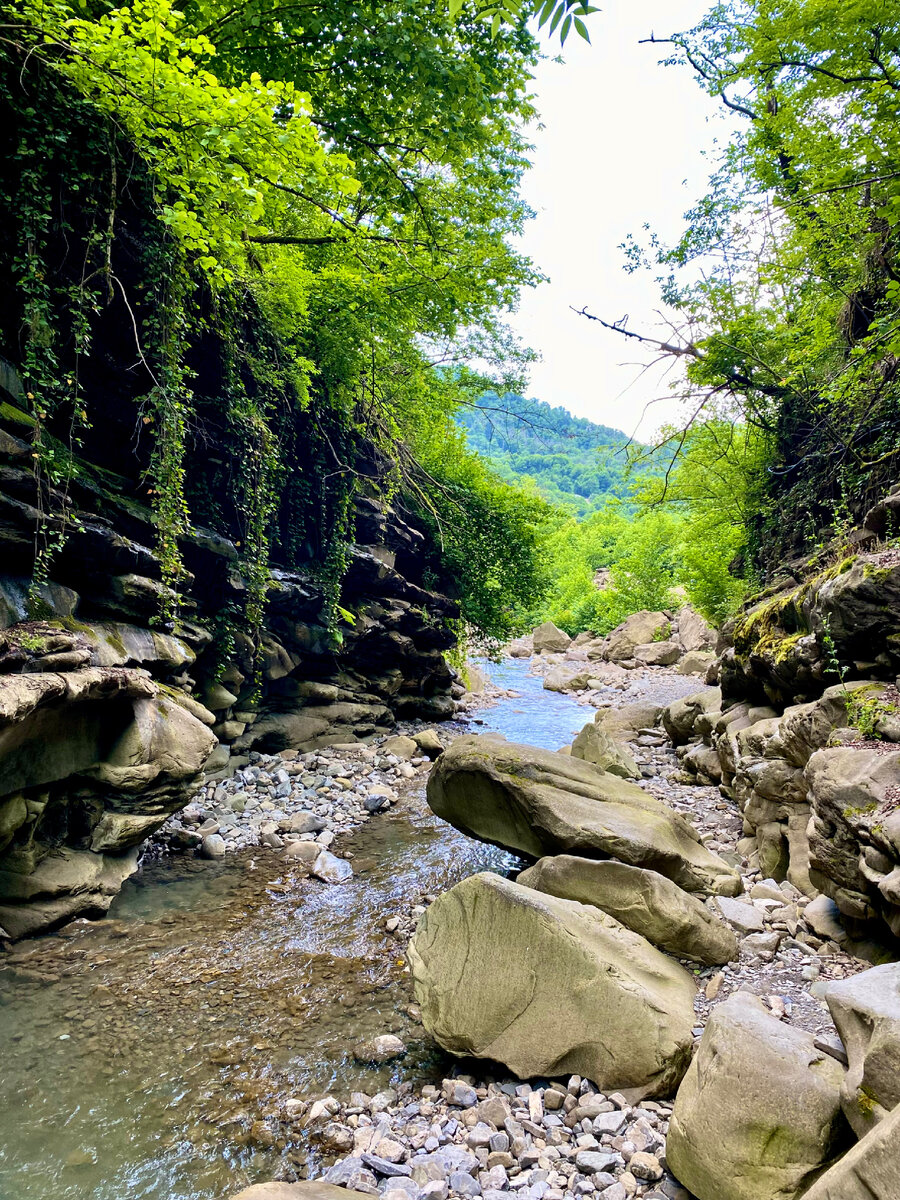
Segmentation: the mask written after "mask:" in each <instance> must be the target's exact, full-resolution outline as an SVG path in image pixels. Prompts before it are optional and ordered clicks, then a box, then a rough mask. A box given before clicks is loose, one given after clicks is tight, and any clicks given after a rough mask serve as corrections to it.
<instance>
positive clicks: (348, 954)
mask: <svg viewBox="0 0 900 1200" xmlns="http://www.w3.org/2000/svg"><path fill="white" fill-rule="evenodd" d="M529 665H530V664H529V662H528V660H508V661H506V662H504V663H502V664H500V665H489V666H488V668H487V669H488V671H489V673H490V675H491V676H492V678H493V679H494V681H495V682H496V683H497V684H498V685H499V686H500V687H503V688H514V689H515V690H516V691H517V692H518V693H519V695H518V696H517V697H515V698H509V699H503V700H501V701H500V702H499V703H498V704H496V705H495V706H494V707H492V708H489V709H485V710H483V711H482V712H481V713H479V714H478V721H479V723H478V724H475V725H473V726H472V728H473V729H474V730H476V731H482V730H495V731H498V732H501V733H503V734H505V735H506V736H507V737H508V738H509V739H510V740H512V741H525V742H529V743H531V744H532V745H538V746H544V747H547V748H548V749H558V748H559V747H560V746H561V745H563V744H565V743H566V742H568V741H570V740H571V738H572V736H573V734H574V733H575V732H577V730H578V729H580V728H581V726H582V725H583V724H584V723H585V720H586V719H587V717H588V715H589V710H588V712H586V711H585V709H584V708H583V707H581V706H579V705H578V704H577V703H576V702H575V700H573V699H572V697H570V696H566V695H561V694H559V693H556V692H548V691H544V690H543V688H542V685H541V680H540V679H538V678H535V677H534V676H531V675H529V674H528V669H529ZM351 847H352V850H353V852H354V855H355V857H354V860H353V865H354V871H355V874H354V876H353V878H352V879H351V880H349V881H348V882H346V883H344V884H340V885H337V886H330V885H327V884H323V883H318V882H316V881H314V880H309V879H301V878H299V877H298V876H297V875H296V873H292V870H291V868H287V867H286V866H285V864H284V862H283V861H282V859H281V858H280V857H279V856H278V855H277V854H276V853H274V852H272V851H263V850H253V851H246V852H242V853H240V854H236V855H234V856H232V857H229V858H227V859H226V860H224V861H221V862H209V861H205V860H201V859H194V858H175V859H166V860H162V861H159V862H155V863H151V864H149V865H148V866H147V868H146V869H144V870H143V871H141V872H140V873H139V874H138V875H136V876H135V877H134V878H133V879H132V880H129V881H128V883H126V885H125V887H124V888H123V890H122V892H121V894H120V895H119V896H118V897H117V899H116V900H115V902H114V903H113V906H112V908H111V910H110V915H109V918H108V919H106V920H103V921H98V922H93V923H86V922H77V923H75V924H74V925H73V926H71V927H69V928H68V929H67V930H65V931H64V932H61V933H59V934H56V935H48V936H46V937H44V938H40V939H37V940H35V941H32V942H29V943H23V944H21V945H20V946H19V947H16V949H15V951H14V954H13V956H12V957H11V958H10V959H9V960H8V962H7V964H6V969H5V970H3V969H0V1061H2V1077H0V1200H126V1198H127V1200H222V1198H224V1197H227V1196H229V1195H231V1194H232V1193H234V1192H236V1191H238V1190H240V1188H241V1187H242V1186H244V1185H245V1184H247V1183H253V1182H257V1181H262V1180H265V1179H271V1178H273V1177H275V1176H276V1175H277V1173H278V1172H279V1170H280V1169H282V1168H283V1166H284V1160H285V1158H287V1159H288V1160H290V1161H292V1162H293V1163H295V1164H297V1165H302V1164H303V1163H304V1162H305V1161H306V1159H307V1155H308V1154H309V1153H310V1151H309V1148H308V1147H307V1146H305V1145H303V1144H302V1142H300V1141H296V1140H294V1139H291V1138H290V1137H285V1136H284V1135H283V1133H282V1132H280V1131H279V1125H278V1122H277V1120H276V1119H275V1118H276V1114H277V1113H278V1112H279V1111H280V1110H281V1109H282V1106H283V1104H284V1101H285V1099H287V1098H289V1097H298V1098H307V1097H309V1096H310V1095H313V1094H323V1093H325V1092H327V1091H328V1090H329V1089H334V1090H335V1091H336V1092H338V1093H339V1094H342V1095H343V1094H345V1093H348V1092H349V1091H351V1090H352V1089H354V1088H359V1089H360V1090H363V1091H366V1092H368V1093H369V1094H372V1093H374V1092H376V1091H377V1090H378V1089H379V1088H380V1087H384V1086H388V1085H394V1086H396V1085H398V1084H399V1083H401V1082H403V1081H408V1082H414V1083H418V1082H424V1081H427V1080H437V1079H440V1078H441V1076H442V1075H443V1074H445V1073H446V1071H447V1069H448V1066H449V1062H448V1059H447V1057H446V1056H444V1055H443V1054H442V1053H441V1052H438V1051H436V1050H435V1048H434V1047H433V1045H432V1044H431V1043H430V1042H429V1041H428V1039H427V1038H426V1037H425V1035H424V1034H423V1031H422V1028H421V1026H420V1025H418V1024H416V1023H415V1022H414V1021H413V1020H411V1019H410V1017H409V1016H408V1015H407V1013H406V1011H405V1010H406V1008H407V1006H408V1005H409V1002H410V994H409V987H408V981H407V979H408V977H407V976H406V975H405V974H404V961H403V955H402V950H401V949H400V948H399V947H398V946H397V944H396V943H395V942H393V940H392V939H391V938H390V937H389V936H388V935H387V934H386V933H385V931H384V928H383V925H384V920H385V918H386V917H389V916H391V915H392V914H394V913H402V912H408V911H409V909H410V908H411V907H412V905H414V904H415V903H416V902H417V901H418V900H419V899H420V898H421V897H422V896H423V895H426V894H436V893H439V892H441V891H443V890H445V889H446V888H448V887H451V886H452V885H453V884H454V883H457V882H458V881H459V880H460V879H463V878H465V877H466V876H467V875H470V874H472V873H473V872H476V871H481V870H496V871H500V872H504V873H508V872H510V871H512V870H514V869H515V868H516V867H517V865H518V864H517V862H516V860H515V859H514V858H513V857H512V856H511V855H508V854H505V853H504V852H502V851H500V850H497V849H494V848H492V847H489V846H484V845H481V844H480V843H478V842H475V841H472V840H470V839H469V838H466V837H464V836H463V835H462V834H460V833H458V832H457V831H456V830H454V829H452V828H451V827H450V826H448V825H446V824H444V823H443V822H442V821H440V820H438V819H437V818H436V817H435V816H434V815H433V814H432V813H431V812H430V811H429V810H428V808H427V807H426V805H425V803H424V800H423V799H422V798H421V797H419V798H418V799H412V800H411V801H409V802H408V803H404V804H401V805H398V806H397V807H396V808H394V809H392V810H390V812H389V813H388V814H387V815H385V816H378V817H375V818H374V819H373V820H371V821H370V822H369V823H368V824H367V825H365V826H363V827H362V828H361V829H360V830H359V831H358V832H357V833H356V835H355V836H354V838H353V840H352V843H351ZM0 966H2V964H0ZM383 1032H394V1033H397V1034H398V1035H399V1036H400V1037H402V1038H403V1040H404V1041H405V1042H406V1043H407V1045H408V1047H409V1053H408V1054H407V1055H406V1056H405V1057H404V1058H403V1059H402V1060H400V1061H399V1063H393V1064H390V1065H388V1066H385V1067H382V1068H372V1067H363V1066H360V1065H359V1064H358V1063H356V1062H355V1061H354V1059H353V1057H352V1055H351V1054H350V1047H351V1045H352V1044H353V1042H354V1041H356V1040H358V1039H359V1038H361V1037H364V1036H367V1035H372V1034H376V1033H383Z"/></svg>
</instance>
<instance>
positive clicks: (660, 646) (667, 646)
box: [632, 641, 681, 667]
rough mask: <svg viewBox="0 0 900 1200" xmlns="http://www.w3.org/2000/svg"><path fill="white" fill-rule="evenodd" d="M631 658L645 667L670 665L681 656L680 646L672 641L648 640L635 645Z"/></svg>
mask: <svg viewBox="0 0 900 1200" xmlns="http://www.w3.org/2000/svg"><path fill="white" fill-rule="evenodd" d="M632 658H634V659H635V660H636V661H637V662H639V663H643V665H644V666H645V667H670V666H671V665H672V663H676V662H678V660H679V658H681V647H680V646H679V645H678V643H677V642H672V641H666V642H648V643H647V644H646V645H645V646H635V648H634V652H633V654H632Z"/></svg>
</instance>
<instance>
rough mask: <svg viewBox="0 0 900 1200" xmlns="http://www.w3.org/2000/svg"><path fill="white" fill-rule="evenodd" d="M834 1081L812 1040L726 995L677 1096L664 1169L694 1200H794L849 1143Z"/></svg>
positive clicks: (836, 1075) (757, 1003)
mask: <svg viewBox="0 0 900 1200" xmlns="http://www.w3.org/2000/svg"><path fill="white" fill-rule="evenodd" d="M842 1076H843V1070H842V1068H841V1066H840V1064H839V1063H838V1062H836V1060H835V1059H833V1058H831V1057H830V1056H829V1055H827V1054H824V1053H822V1052H821V1051H819V1050H817V1049H816V1048H815V1046H814V1045H813V1035H812V1034H810V1033H805V1032H804V1031H803V1030H800V1029H794V1028H792V1027H791V1026H789V1025H785V1024H783V1023H782V1022H781V1021H778V1020H776V1019H775V1017H773V1016H772V1015H771V1014H770V1013H769V1012H768V1011H767V1010H766V1008H765V1006H764V1005H763V1003H762V1001H761V1000H759V999H758V998H757V997H756V996H752V995H750V994H749V993H747V992H736V993H734V994H733V995H732V996H729V997H728V999H727V1000H725V1001H724V1002H723V1003H722V1004H720V1005H718V1007H717V1008H715V1009H713V1012H712V1014H711V1016H710V1018H709V1021H708V1022H707V1025H706V1029H705V1030H704V1032H703V1038H702V1040H701V1042H700V1046H699V1048H698V1050H697V1053H696V1055H695V1056H694V1060H693V1062H692V1063H691V1066H690V1069H689V1070H688V1072H687V1074H686V1075H685V1077H684V1081H683V1082H682V1084H681V1087H680V1088H679V1089H678V1095H677V1096H676V1098H675V1109H674V1112H673V1113H672V1120H671V1122H670V1124H669V1134H668V1138H667V1139H666V1160H667V1163H668V1166H669V1169H670V1170H671V1171H672V1172H673V1174H674V1175H675V1177H676V1178H677V1179H678V1180H679V1181H680V1182H681V1183H682V1184H684V1186H685V1187H686V1188H688V1189H689V1190H690V1191H691V1192H693V1193H694V1195H695V1196H697V1197H698V1200H795V1197H797V1196H798V1195H800V1194H802V1193H803V1190H804V1188H806V1187H807V1186H808V1185H809V1183H810V1181H811V1180H813V1179H814V1178H815V1177H816V1175H817V1174H818V1172H819V1171H821V1170H822V1169H823V1168H825V1167H828V1166H829V1165H830V1164H831V1163H832V1162H833V1161H834V1160H835V1158H836V1157H837V1156H838V1155H839V1154H841V1153H842V1151H843V1150H844V1149H846V1147H847V1146H848V1145H849V1144H850V1142H851V1140H852V1135H851V1131H850V1129H849V1126H848V1125H847V1123H846V1121H845V1119H844V1116H843V1113H842V1112H841V1105H840V1085H841V1079H842Z"/></svg>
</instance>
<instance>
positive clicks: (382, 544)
mask: <svg viewBox="0 0 900 1200" xmlns="http://www.w3.org/2000/svg"><path fill="white" fill-rule="evenodd" d="M20 391H21V388H20V385H19V383H18V379H17V376H16V373H15V371H14V369H13V368H12V367H11V365H10V364H8V363H5V364H3V372H2V390H0V564H2V565H0V927H2V928H3V929H5V930H6V932H7V933H8V934H10V935H12V936H14V937H16V936H22V935H24V934H27V933H31V932H34V931H35V930H38V929H41V928H46V927H48V926H51V925H55V924H59V923H60V922H62V921H64V920H66V919H68V918H69V917H71V916H72V915H75V914H78V913H93V912H97V911H103V910H105V908H106V907H107V906H108V904H109V902H110V899H111V898H112V896H113V895H114V894H115V892H116V891H117V890H118V888H119V886H120V885H121V882H122V880H123V879H124V878H125V877H127V875H128V874H129V873H130V872H131V871H133V870H134V867H135V862H136V847H138V846H139V845H140V843H141V842H142V841H143V840H144V839H145V838H146V837H147V836H148V835H149V834H150V833H151V832H153V831H154V830H155V829H156V828H158V827H159V826H160V825H161V824H162V822H163V821H164V820H165V818H166V816H167V815H169V814H170V813H171V812H174V811H176V810H177V809H179V808H180V807H182V806H183V804H184V803H185V801H186V799H187V796H188V794H189V791H190V789H191V787H192V786H193V784H194V783H195V782H196V780H197V778H198V776H199V774H200V772H201V770H202V769H203V768H204V765H205V766H206V769H207V771H209V772H211V773H217V772H222V771H224V770H226V769H227V768H228V766H229V763H231V765H232V766H233V765H235V764H239V763H240V762H241V761H242V760H243V761H246V755H247V754H248V753H249V752H251V751H253V750H260V751H265V752H269V753H272V752H277V751H278V750H281V749H285V748H292V749H300V750H310V749H313V748H316V747H319V746H323V745H327V744H331V743H335V742H348V741H355V740H358V739H361V738H365V737H368V736H370V735H373V734H375V733H378V732H384V731H386V730H388V729H390V727H391V726H392V725H393V724H394V722H395V720H396V718H397V717H398V716H403V717H408V716H416V715H421V716H425V717H427V718H428V719H429V720H440V719H442V718H446V717H447V716H449V715H450V714H451V713H452V711H453V698H452V695H451V689H453V688H454V687H456V688H457V690H461V689H459V688H458V685H456V684H455V683H454V673H453V671H452V670H451V669H450V668H449V667H448V666H447V663H446V662H445V659H444V653H443V652H444V651H445V650H447V649H448V648H449V647H450V646H451V645H453V644H454V635H453V633H452V632H451V630H450V628H449V627H448V621H452V619H453V618H455V617H456V616H457V614H458V610H457V608H456V605H455V604H454V602H453V601H452V600H449V599H447V598H446V597H445V596H442V595H439V594H437V593H435V592H433V591H429V590H428V589H426V588H425V587H424V586H423V581H422V577H421V566H420V552H421V549H422V544H423V541H424V537H423V534H422V532H421V531H420V530H419V529H417V528H416V527H415V526H414V524H413V523H412V521H411V520H409V519H407V516H406V515H404V514H402V513H401V512H399V511H398V510H396V509H395V508H394V509H392V508H391V507H390V506H388V505H387V504H385V503H384V502H383V501H382V500H380V499H379V498H378V495H377V492H375V490H374V489H373V488H371V487H370V488H367V489H366V491H368V492H371V493H372V494H365V492H361V493H360V494H359V495H358V496H357V498H356V500H355V512H354V514H353V519H352V522H351V524H352V527H353V529H354V531H355V532H354V541H353V543H352V544H349V543H348V545H347V547H346V562H345V568H346V569H345V573H344V575H343V579H342V582H341V585H340V587H341V590H340V605H341V609H340V610H339V611H340V618H339V620H335V618H334V612H335V607H334V606H335V601H334V594H333V587H332V585H330V584H329V581H328V580H327V579H324V578H323V577H322V574H321V572H320V571H319V570H317V567H318V565H319V564H318V563H317V562H316V556H315V553H314V552H311V551H310V550H309V549H307V550H306V552H305V553H300V554H298V555H297V556H296V558H295V559H293V560H292V561H278V555H277V554H276V555H275V557H274V561H272V563H271V566H270V568H269V572H268V578H267V580H266V605H265V616H264V620H263V624H262V627H261V629H260V630H259V631H258V636H257V637H255V638H254V637H253V636H252V635H251V632H252V631H250V630H249V628H248V627H247V623H246V621H245V620H244V618H243V617H242V615H241V614H242V611H243V607H244V605H245V601H246V597H247V593H248V589H249V588H250V586H251V584H250V581H249V580H248V577H247V568H246V565H245V563H244V561H243V560H242V558H241V554H240V548H239V545H238V543H239V540H240V539H239V538H238V536H237V533H236V532H233V533H232V534H231V536H229V535H228V534H227V533H224V532H222V529H223V528H227V522H226V523H220V527H219V529H213V528H208V527H204V526H203V525H201V524H194V525H193V526H192V527H191V529H190V530H189V532H188V533H186V534H185V535H184V536H183V537H182V538H181V539H180V546H179V549H180V552H181V556H182V558H183V561H184V563H185V567H186V575H185V577H184V580H183V583H182V588H181V595H180V598H179V606H178V607H179V613H180V616H179V619H178V620H177V623H176V622H173V621H172V620H167V619H166V618H165V617H164V616H163V615H161V613H162V612H163V611H164V609H165V600H166V598H167V591H168V588H167V585H166V584H165V583H164V582H163V579H164V572H163V569H162V565H161V562H160V555H159V552H158V549H157V545H158V538H157V526H156V522H155V518H154V515H153V513H152V512H151V510H150V509H149V508H148V507H147V506H146V504H145V503H143V502H142V498H141V486H140V479H141V464H140V460H139V458H137V457H134V456H131V455H130V453H129V445H128V443H127V441H124V440H123V441H120V442H119V444H118V448H119V454H120V459H121V464H120V465H121V468H122V470H121V473H116V472H114V471H113V470H112V469H111V465H110V463H111V461H112V459H113V457H114V454H113V450H114V447H113V446H112V445H111V443H110V435H108V434H107V436H106V437H104V438H100V437H98V438H97V441H96V448H97V453H96V454H94V455H93V456H86V457H85V458H84V459H82V460H80V461H79V462H78V464H77V469H76V470H75V471H73V472H72V474H71V478H70V479H69V480H68V481H67V485H66V488H65V491H64V492H62V491H60V492H59V493H58V494H53V492H54V489H52V488H47V487H44V488H43V489H41V488H38V487H36V482H35V476H34V474H33V472H32V468H31V462H32V448H31V440H30V432H31V430H30V426H29V423H28V417H27V415H26V413H25V412H24V411H23V410H22V409H20V408H19V407H18V402H19V400H20V399H21V396H20ZM210 452H211V453H214V451H210ZM298 469H299V468H298ZM42 504H43V505H45V506H46V507H47V508H49V510H50V512H51V513H54V514H56V515H51V516H49V517H48V516H47V513H46V512H45V511H42V508H41V506H42ZM63 524H64V525H65V530H64V531H63V528H62V527H63ZM48 527H49V530H50V535H51V536H52V535H53V533H54V532H59V533H60V534H62V533H63V532H64V534H65V536H64V537H62V536H61V537H60V539H59V540H60V548H59V550H58V552H56V553H55V554H54V555H53V556H52V559H51V561H50V568H49V572H48V574H47V576H46V578H45V579H44V580H43V582H41V583H40V585H39V586H35V585H34V584H33V582H32V580H33V576H34V573H35V549H36V539H37V531H39V530H44V531H45V532H46V530H47V528H48ZM286 557H287V556H286V555H284V554H282V555H281V558H282V559H285V558H286Z"/></svg>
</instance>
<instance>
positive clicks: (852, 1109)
mask: <svg viewBox="0 0 900 1200" xmlns="http://www.w3.org/2000/svg"><path fill="white" fill-rule="evenodd" d="M825 1003H826V1004H827V1005H828V1009H829V1011H830V1013H831V1019H832V1020H833V1021H834V1024H835V1028H836V1029H837V1031H838V1033H839V1034H840V1035H841V1041H842V1042H843V1043H844V1048H845V1049H846V1051H847V1058H848V1060H849V1066H848V1069H847V1074H846V1075H845V1077H844V1081H843V1083H842V1085H841V1103H842V1104H843V1106H844V1114H845V1115H846V1117H847V1120H848V1121H849V1122H850V1124H851V1125H852V1126H853V1130H854V1132H855V1133H856V1135H857V1136H858V1137H864V1136H865V1135H866V1134H867V1133H868V1132H869V1130H870V1129H872V1128H873V1127H874V1126H875V1125H877V1124H878V1122H879V1121H882V1120H883V1119H884V1118H885V1116H886V1115H887V1114H888V1113H889V1112H890V1111H891V1110H892V1109H894V1108H896V1107H897V1105H898V1104H900V963H884V964H883V965H882V966H880V967H872V968H871V969H870V970H868V971H861V972H860V973H859V974H858V975H852V976H851V977H850V978H849V979H841V980H839V981H838V982H836V983H832V984H830V985H829V987H828V990H827V991H826V993H825ZM898 1155H900V1145H898ZM898 1163H900V1158H898ZM898 1171H900V1167H898ZM898 1183H900V1174H898Z"/></svg>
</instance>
